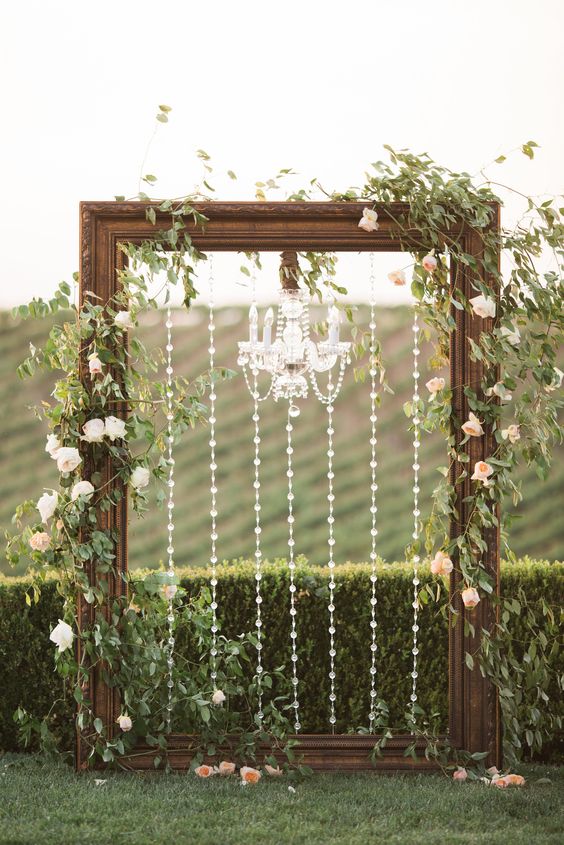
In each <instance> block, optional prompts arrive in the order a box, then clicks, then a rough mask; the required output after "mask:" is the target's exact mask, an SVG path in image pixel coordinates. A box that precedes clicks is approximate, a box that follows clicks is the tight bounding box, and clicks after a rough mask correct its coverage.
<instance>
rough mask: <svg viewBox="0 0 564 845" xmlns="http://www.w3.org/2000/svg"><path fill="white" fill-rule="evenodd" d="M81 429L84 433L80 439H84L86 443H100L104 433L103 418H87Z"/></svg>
mask: <svg viewBox="0 0 564 845" xmlns="http://www.w3.org/2000/svg"><path fill="white" fill-rule="evenodd" d="M82 430H83V432H84V434H83V436H82V437H81V438H80V439H81V440H86V442H87V443H101V442H102V440H103V439H104V434H105V427H104V420H100V419H94V420H88V422H86V423H84V425H83V426H82Z"/></svg>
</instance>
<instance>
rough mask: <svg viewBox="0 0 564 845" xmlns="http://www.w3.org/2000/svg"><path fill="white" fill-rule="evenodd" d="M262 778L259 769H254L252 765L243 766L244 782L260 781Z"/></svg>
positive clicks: (242, 776) (242, 778) (242, 777)
mask: <svg viewBox="0 0 564 845" xmlns="http://www.w3.org/2000/svg"><path fill="white" fill-rule="evenodd" d="M260 779H261V773H260V772H259V770H258V769H253V768H252V767H251V766H241V780H242V781H243V783H258V782H259V780H260Z"/></svg>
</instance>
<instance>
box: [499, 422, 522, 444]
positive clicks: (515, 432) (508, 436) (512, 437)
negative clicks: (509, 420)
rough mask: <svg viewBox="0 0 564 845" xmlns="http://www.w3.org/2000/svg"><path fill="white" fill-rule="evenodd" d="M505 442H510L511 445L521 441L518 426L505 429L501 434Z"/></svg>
mask: <svg viewBox="0 0 564 845" xmlns="http://www.w3.org/2000/svg"><path fill="white" fill-rule="evenodd" d="M501 436H502V437H503V439H504V440H509V442H510V443H517V441H518V440H520V439H521V432H520V430H519V426H518V425H510V426H508V427H507V428H504V429H503V431H502V432H501Z"/></svg>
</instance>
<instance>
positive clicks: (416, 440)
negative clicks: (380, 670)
mask: <svg viewBox="0 0 564 845" xmlns="http://www.w3.org/2000/svg"><path fill="white" fill-rule="evenodd" d="M412 330H413V534H412V538H413V543H414V545H415V546H416V544H417V541H418V540H419V533H420V522H419V516H420V513H421V512H420V510H419V470H420V465H419V447H420V446H421V441H420V435H421V429H420V424H421V419H420V416H419V414H420V408H419V354H420V350H419V322H418V315H417V308H416V307H415V310H414V312H413V326H412ZM419 562H420V556H419V554H418V549H417V546H416V549H415V551H414V553H413V557H412V563H413V579H412V583H413V604H412V607H413V625H412V631H413V647H412V649H411V653H412V655H413V669H412V671H411V678H412V681H413V683H412V689H411V696H410V701H411V716H412V720H413V722H415V708H416V705H417V677H418V672H417V656H418V654H419V648H418V645H417V632H418V631H419V600H418V589H417V588H418V587H419Z"/></svg>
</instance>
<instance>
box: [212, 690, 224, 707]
mask: <svg viewBox="0 0 564 845" xmlns="http://www.w3.org/2000/svg"><path fill="white" fill-rule="evenodd" d="M224 701H225V693H224V692H223V690H222V689H216V690H215V692H214V694H213V695H212V704H217V705H219V704H223V702H224Z"/></svg>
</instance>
